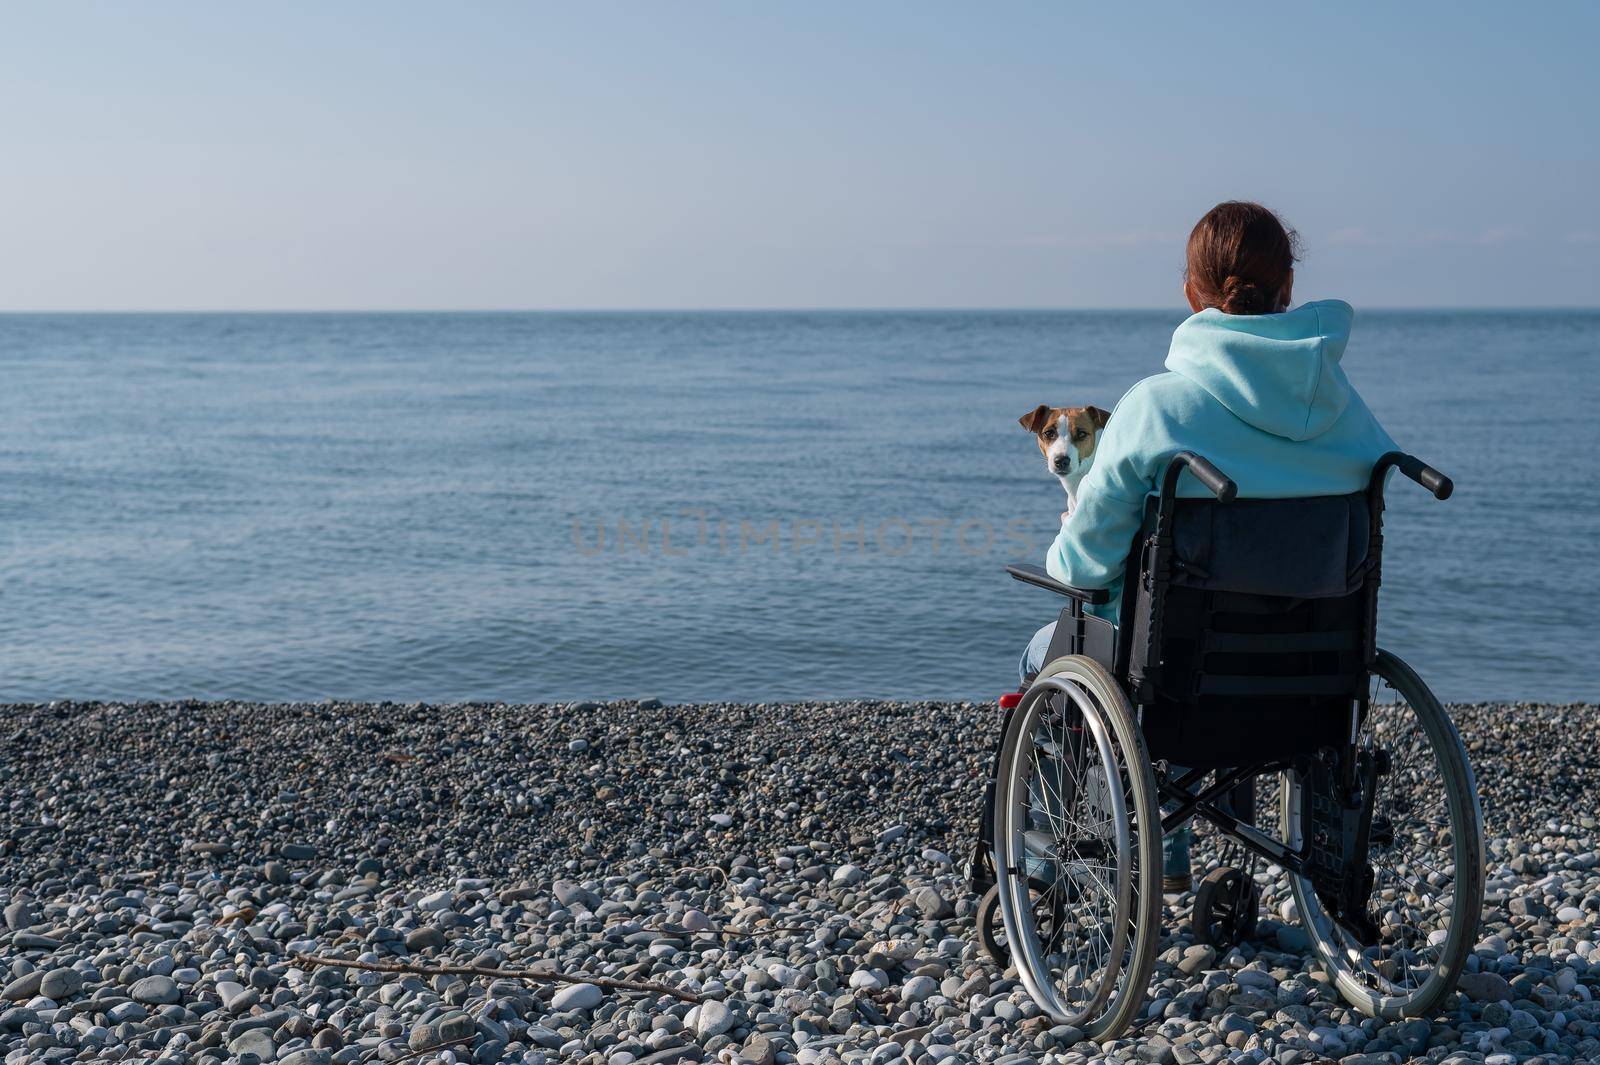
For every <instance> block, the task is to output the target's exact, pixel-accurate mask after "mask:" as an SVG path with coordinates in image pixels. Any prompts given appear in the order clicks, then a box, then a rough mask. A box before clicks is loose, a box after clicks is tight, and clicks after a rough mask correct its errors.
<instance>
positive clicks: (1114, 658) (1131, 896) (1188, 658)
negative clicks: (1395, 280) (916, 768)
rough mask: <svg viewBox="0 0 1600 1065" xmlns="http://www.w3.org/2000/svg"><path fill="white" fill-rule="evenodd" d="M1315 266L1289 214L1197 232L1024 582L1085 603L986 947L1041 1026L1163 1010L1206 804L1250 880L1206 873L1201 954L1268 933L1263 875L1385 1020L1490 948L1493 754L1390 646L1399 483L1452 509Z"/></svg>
mask: <svg viewBox="0 0 1600 1065" xmlns="http://www.w3.org/2000/svg"><path fill="white" fill-rule="evenodd" d="M1294 262H1295V237H1294V234H1293V233H1292V231H1290V230H1287V229H1286V228H1285V227H1284V226H1283V224H1282V223H1281V222H1280V221H1279V220H1278V218H1277V217H1276V216H1275V215H1274V214H1273V213H1272V212H1271V211H1268V210H1267V209H1266V208H1264V207H1261V206H1259V205H1256V204H1249V203H1224V204H1220V205H1218V206H1217V207H1216V208H1214V209H1212V210H1211V211H1210V212H1208V213H1207V214H1206V216H1205V217H1204V218H1202V219H1201V220H1200V222H1199V223H1198V224H1197V225H1196V226H1195V228H1194V230H1193V232H1192V233H1191V234H1190V236H1189V244H1188V262H1187V269H1186V272H1185V279H1184V295H1185V297H1186V298H1187V300H1188V302H1189V305H1190V307H1191V308H1192V309H1193V311H1194V314H1193V316H1192V317H1190V318H1189V319H1188V320H1186V321H1185V322H1184V323H1183V324H1182V325H1180V326H1179V327H1178V329H1177V331H1176V332H1175V333H1174V334H1173V338H1172V346H1171V350H1170V351H1169V352H1168V355H1167V360H1166V367H1167V372H1166V373H1163V374H1159V375H1157V376H1154V377H1150V378H1147V379H1145V380H1144V381H1141V382H1140V383H1138V384H1137V385H1135V386H1134V387H1133V388H1132V389H1131V390H1130V391H1129V392H1128V394H1127V395H1125V396H1124V397H1123V398H1122V400H1121V402H1119V403H1118V404H1117V406H1116V408H1115V410H1114V411H1113V412H1112V416H1111V420H1110V423H1109V424H1108V426H1107V427H1106V429H1105V430H1104V432H1103V434H1102V436H1101V439H1100V443H1099V446H1098V448H1097V451H1096V456H1095V462H1094V465H1093V467H1092V468H1091V469H1090V472H1089V473H1088V475H1087V476H1086V477H1085V478H1084V480H1083V483H1082V485H1081V487H1080V489H1079V494H1078V504H1077V507H1076V508H1075V509H1074V510H1073V511H1072V513H1071V515H1070V517H1069V518H1068V519H1067V520H1066V522H1064V523H1063V525H1062V528H1061V531H1060V534H1059V535H1058V537H1057V538H1056V541H1055V543H1054V545H1053V546H1052V547H1051V549H1050V552H1049V554H1048V557H1047V558H1046V561H1045V569H1044V570H1042V571H1041V570H1040V569H1038V567H1034V566H1014V567H1011V571H1012V573H1013V575H1014V576H1016V577H1018V578H1019V579H1021V580H1024V581H1026V582H1028V583H1031V584H1035V585H1038V586H1040V587H1045V588H1048V589H1049V590H1051V591H1054V592H1057V593H1059V594H1061V595H1065V596H1067V597H1068V605H1067V607H1066V609H1064V610H1063V611H1062V613H1061V617H1060V619H1059V620H1058V621H1057V622H1055V623H1053V624H1051V625H1048V626H1045V627H1044V628H1043V629H1041V630H1040V631H1039V633H1038V634H1037V635H1036V636H1035V637H1034V639H1033V640H1032V641H1031V642H1030V644H1029V646H1028V649H1027V652H1026V653H1025V655H1024V659H1023V663H1022V673H1023V683H1024V686H1025V691H1024V692H1023V694H1022V695H1021V698H1020V701H1017V702H1015V703H1014V705H1013V706H1012V707H1011V708H1010V709H1008V717H1007V721H1006V727H1005V731H1004V736H1003V739H1002V742H1001V748H1000V751H999V753H998V755H997V759H996V765H995V772H994V778H993V780H992V781H991V786H990V789H989V795H988V796H987V797H986V800H985V802H986V808H985V811H984V823H985V840H984V842H983V844H981V845H980V851H979V857H980V861H978V862H977V863H975V870H974V886H975V887H980V888H988V890H987V893H986V895H985V898H984V906H983V907H982V908H981V909H980V918H979V926H980V932H981V933H982V934H983V935H984V941H985V945H986V946H988V947H989V948H990V950H991V953H993V954H996V955H997V956H1003V957H1007V958H1009V959H1010V960H1014V961H1015V962H1016V964H1017V970H1018V975H1019V976H1020V978H1021V979H1022V981H1023V983H1024V985H1025V986H1026V987H1027V989H1028V991H1029V993H1030V994H1031V995H1032V996H1033V998H1034V999H1035V1000H1036V1001H1037V1002H1038V1004H1039V1006H1040V1007H1041V1009H1043V1010H1044V1011H1045V1012H1046V1013H1048V1014H1050V1015H1051V1016H1052V1017H1054V1018H1055V1019H1056V1020H1058V1021H1060V1022H1061V1023H1068V1024H1074V1025H1078V1026H1080V1027H1084V1028H1086V1029H1087V1030H1088V1031H1089V1032H1090V1033H1091V1034H1093V1035H1098V1036H1101V1037H1105V1036H1109V1035H1113V1034H1115V1033H1117V1032H1120V1031H1122V1030H1123V1029H1124V1028H1126V1027H1127V1025H1129V1024H1130V1023H1132V1022H1133V1021H1134V1020H1135V1019H1136V1018H1137V1016H1138V1013H1139V1010H1140V1008H1141V1007H1142V1003H1143V997H1144V992H1145V985H1146V984H1147V983H1148V980H1149V976H1150V972H1151V969H1152V966H1153V962H1154V953H1155V946H1156V942H1157V940H1158V939H1159V938H1160V935H1161V931H1160V916H1161V904H1162V898H1161V894H1162V888H1163V887H1164V886H1167V885H1168V884H1169V883H1170V884H1171V886H1173V887H1187V886H1188V883H1189V875H1190V870H1189V857H1188V837H1187V825H1188V822H1189V821H1190V820H1191V819H1192V818H1194V817H1196V816H1198V817H1201V818H1203V819H1204V820H1206V821H1208V822H1209V823H1210V824H1212V825H1213V826H1215V827H1216V828H1217V830H1218V831H1219V833H1220V834H1221V836H1222V837H1223V838H1224V839H1226V840H1227V841H1228V846H1229V848H1230V852H1231V853H1233V854H1237V855H1238V856H1239V860H1238V864H1240V865H1242V866H1244V868H1243V869H1240V868H1234V867H1231V866H1229V867H1224V868H1221V869H1218V870H1215V871H1213V872H1212V873H1211V874H1209V875H1208V876H1207V877H1206V878H1205V881H1204V882H1203V883H1202V884H1201V888H1200V891H1199V892H1198V893H1197V895H1196V897H1195V907H1194V917H1193V921H1192V926H1193V935H1194V936H1195V938H1197V939H1199V940H1201V941H1211V942H1216V941H1218V940H1228V939H1232V938H1236V937H1242V936H1244V935H1248V934H1249V932H1250V930H1251V929H1253V927H1254V924H1255V915H1256V907H1257V903H1258V899H1259V893H1258V892H1259V888H1258V885H1257V884H1256V882H1255V879H1254V873H1255V867H1254V863H1255V861H1256V860H1257V859H1264V860H1265V861H1266V862H1268V863H1270V865H1269V868H1270V871H1271V872H1274V873H1279V872H1281V873H1282V874H1285V875H1287V876H1288V877H1289V881H1290V889H1291V892H1292V895H1293V898H1294V900H1295V903H1296V908H1297V909H1298V912H1299V914H1300V916H1301V919H1302V921H1303V922H1304V923H1305V925H1306V929H1307V932H1308V934H1309V938H1310V940H1311V942H1312V946H1313V949H1314V951H1315V953H1316V954H1317V956H1318V958H1319V960H1320V961H1321V963H1322V964H1323V966H1324V967H1325V968H1326V969H1327V970H1328V972H1329V974H1330V976H1331V977H1332V979H1333V982H1334V983H1335V985H1336V986H1337V987H1338V989H1339V991H1340V992H1341V993H1342V994H1343V995H1344V996H1345V998H1346V999H1347V1000H1349V1001H1350V1002H1351V1003H1352V1004H1353V1005H1355V1006H1356V1007H1357V1008H1359V1009H1361V1010H1363V1011H1365V1012H1367V1013H1369V1014H1371V1015H1373V1016H1380V1017H1388V1018H1394V1017H1400V1016H1411V1015H1416V1014H1418V1013H1423V1012H1426V1011H1429V1010H1431V1009H1433V1008H1434V1007H1435V1006H1436V1005H1437V1004H1438V1003H1439V1001H1440V1000H1441V999H1442V998H1443V997H1444V996H1445V995H1447V994H1448V993H1449V992H1450V991H1451V990H1452V989H1453V987H1454V984H1455V980H1456V978H1457V977H1458V976H1459V975H1460V973H1461V971H1462V967H1463V965H1464V964H1465V959H1466V956H1467V954H1468V953H1469V952H1470V950H1471V947H1472V944H1473V942H1474V940H1475V938H1476V937H1475V929H1476V925H1477V920H1478V909H1479V905H1480V904H1481V899H1482V894H1483V868H1482V830H1481V818H1480V815H1479V811H1478V807H1477V795H1476V786H1475V784H1474V782H1473V779H1472V771H1471V767H1470V766H1469V765H1468V763H1467V759H1466V755H1465V751H1464V749H1463V748H1462V746H1461V743H1460V740H1459V738H1458V737H1457V735H1456V733H1455V729H1454V727H1453V726H1452V725H1451V723H1450V721H1449V718H1448V717H1447V716H1446V714H1445V713H1444V710H1443V708H1442V707H1441V706H1440V704H1439V702H1438V700H1437V699H1435V698H1434V697H1433V695H1432V693H1430V692H1429V691H1428V689H1427V687H1426V686H1425V685H1424V684H1423V683H1422V681H1421V680H1420V679H1419V678H1418V677H1417V676H1416V674H1415V673H1413V672H1412V671H1411V670H1410V669H1409V668H1408V667H1406V666H1405V665H1404V663H1402V662H1400V660H1399V659H1397V658H1395V657H1393V656H1392V655H1389V654H1388V653H1387V652H1384V651H1381V650H1379V649H1377V647H1376V646H1375V643H1374V630H1375V628H1376V617H1377V614H1376V611H1377V588H1378V580H1379V565H1380V558H1381V545H1382V535H1381V514H1382V507H1383V490H1384V485H1385V480H1386V475H1387V473H1388V472H1389V470H1390V469H1392V468H1398V469H1400V470H1401V471H1402V472H1404V473H1405V474H1406V475H1407V476H1409V477H1411V478H1412V479H1413V480H1416V481H1418V482H1419V483H1420V484H1422V485H1423V486H1424V487H1427V488H1429V489H1430V490H1432V491H1433V492H1434V494H1435V495H1436V496H1438V497H1439V498H1440V499H1443V498H1446V497H1447V496H1448V495H1449V493H1450V482H1449V481H1448V479H1446V478H1444V477H1443V476H1442V475H1440V474H1438V473H1437V472H1436V471H1434V470H1432V469H1430V468H1428V467H1427V466H1425V465H1424V464H1422V463H1421V462H1420V461H1418V460H1416V459H1414V458H1411V457H1410V456H1407V455H1403V454H1401V453H1400V452H1398V451H1397V450H1396V448H1395V444H1394V441H1393V440H1392V439H1391V438H1390V437H1389V434H1388V433H1387V432H1385V431H1384V429H1383V427H1382V426H1381V425H1379V424H1378V422H1377V419H1376V418H1374V417H1373V415H1372V413H1371V411H1369V410H1368V409H1367V406H1366V404H1365V403H1364V402H1362V400H1361V397H1360V396H1359V395H1357V394H1356V392H1355V390H1354V389H1353V388H1352V387H1351V385H1350V382H1349V380H1348V379H1347V378H1346V376H1345V374H1344V371H1343V370H1342V369H1341V368H1340V365H1339V360H1340V358H1341V356H1342V355H1343V354H1344V349H1345V345H1346V343H1347V341H1348V339H1349V334H1350V328H1351V322H1352V311H1351V308H1350V307H1349V305H1347V304H1345V303H1342V302H1338V301H1322V302H1314V303H1307V304H1302V305H1301V306H1299V307H1296V308H1293V309H1290V301H1291V295H1292V291H1293V286H1294ZM1236 497H1237V498H1236ZM1207 778H1210V782H1209V783H1208V782H1207ZM1257 783H1260V784H1263V785H1265V786H1266V788H1267V789H1273V790H1275V791H1276V793H1277V794H1276V800H1275V802H1266V801H1258V797H1257V788H1256V786H1255V785H1256V784H1257ZM1441 784H1442V788H1441V786H1440V785H1441ZM1263 790H1266V789H1263ZM1263 800H1264V797H1263ZM1273 806H1276V810H1274V809H1272V807H1273ZM1262 816H1264V817H1265V821H1264V822H1263V823H1262V824H1261V825H1259V826H1258V824H1257V822H1258V820H1261V818H1262ZM1268 828H1272V829H1275V831H1272V832H1269V831H1267V829H1268ZM1163 835H1168V836H1169V837H1170V838H1169V842H1168V844H1167V847H1166V852H1167V853H1166V856H1165V857H1166V863H1165V864H1164V862H1163V854H1162V838H1163ZM1246 856H1248V859H1247V858H1246ZM991 863H992V865H991ZM1163 865H1164V868H1163ZM1166 874H1171V875H1172V876H1174V877H1175V878H1176V879H1175V880H1174V881H1171V882H1169V881H1167V880H1166ZM991 882H992V884H993V886H992V888H990V887H989V884H990V883H991ZM1002 935H1003V937H1004V942H1003V943H1002V941H1001V937H1002Z"/></svg>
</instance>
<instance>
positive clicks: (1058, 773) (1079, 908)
mask: <svg viewBox="0 0 1600 1065" xmlns="http://www.w3.org/2000/svg"><path fill="white" fill-rule="evenodd" d="M998 766H999V772H998V773H997V776H996V783H995V789H994V805H993V814H994V826H995V827H994V848H995V851H994V853H995V863H994V864H995V874H996V877H997V878H998V883H997V884H996V889H997V895H998V898H999V903H1000V911H1001V915H1002V922H1003V924H1004V927H1005V937H1006V943H1005V946H1006V949H1007V951H1008V953H1009V955H1010V958H1011V961H1012V963H1013V964H1014V965H1015V966H1016V970H1017V976H1018V979H1019V980H1020V981H1021V982H1022V984H1023V986H1024V987H1025V988H1026V989H1027V991H1028V994H1029V995H1030V996H1031V997H1032V998H1033V1000H1034V1002H1035V1003H1036V1004H1037V1005H1038V1006H1039V1008H1040V1010H1042V1011H1043V1012H1044V1013H1045V1014H1046V1015H1047V1016H1048V1017H1050V1018H1051V1020H1053V1021H1054V1022H1055V1023H1057V1024H1070V1025H1072V1026H1074V1027H1077V1028H1080V1029H1082V1030H1083V1031H1084V1032H1085V1034H1087V1035H1088V1036H1089V1037H1090V1038H1093V1039H1108V1038H1112V1037H1114V1036H1116V1035H1118V1034H1119V1033H1121V1032H1123V1031H1125V1030H1126V1029H1127V1028H1128V1026H1129V1025H1130V1024H1132V1023H1133V1022H1134V1021H1135V1020H1136V1019H1137V1018H1138V1016H1139V1013H1140V1011H1141V1009H1142V1008H1143V1005H1144V999H1145V993H1146V990H1147V985H1148V984H1149V981H1150V974H1151V971H1152V969H1153V968H1154V964H1155V947H1156V941H1157V940H1158V939H1159V938H1160V934H1161V926H1160V920H1161V910H1160V907H1161V817H1160V809H1159V805H1158V803H1157V802H1156V787H1155V778H1154V776H1153V773H1152V770H1151V765H1150V759H1149V756H1148V755H1147V753H1146V751H1145V746H1144V736H1143V734H1142V733H1141V732H1140V730H1139V727H1138V725H1137V724H1136V723H1135V721H1134V719H1133V713H1132V709H1131V707H1130V706H1129V705H1128V701H1127V698H1126V696H1125V695H1124V694H1123V692H1122V690H1121V688H1120V687H1119V686H1118V685H1117V683H1116V681H1115V680H1113V679H1112V677H1111V675H1110V674H1109V673H1107V672H1106V671H1105V669H1104V668H1103V667H1101V666H1100V665H1099V664H1098V663H1096V662H1094V661H1093V660H1091V659H1088V658H1084V657H1082V656H1078V655H1070V656H1067V657H1064V658H1059V659H1056V660H1055V661H1053V662H1051V663H1050V664H1049V665H1047V666H1046V667H1045V668H1044V670H1043V671H1041V672H1040V674H1039V676H1038V678H1037V679H1035V681H1034V682H1033V684H1032V685H1030V686H1029V688H1028V691H1027V692H1026V693H1025V694H1024V695H1023V698H1022V702H1021V703H1020V704H1019V705H1018V707H1017V709H1016V712H1015V713H1013V714H1012V716H1011V719H1010V721H1009V723H1008V724H1007V727H1006V733H1005V737H1004V738H1003V740H1002V744H1001V756H1000V760H999V763H998ZM1041 884H1043V885H1045V887H1044V891H1043V893H1042V895H1041V893H1040V892H1039V890H1038V886H1039V885H1041Z"/></svg>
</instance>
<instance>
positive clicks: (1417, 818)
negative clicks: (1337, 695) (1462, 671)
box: [1283, 652, 1482, 1017]
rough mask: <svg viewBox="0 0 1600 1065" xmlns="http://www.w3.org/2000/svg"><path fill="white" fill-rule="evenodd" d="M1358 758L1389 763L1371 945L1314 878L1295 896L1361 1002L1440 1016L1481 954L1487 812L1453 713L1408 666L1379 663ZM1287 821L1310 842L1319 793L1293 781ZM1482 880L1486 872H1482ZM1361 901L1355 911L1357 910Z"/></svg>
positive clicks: (1298, 884) (1387, 1011) (1381, 798)
mask: <svg viewBox="0 0 1600 1065" xmlns="http://www.w3.org/2000/svg"><path fill="white" fill-rule="evenodd" d="M1358 747H1359V749H1360V750H1362V751H1363V752H1365V753H1364V754H1363V757H1371V758H1374V759H1378V760H1379V767H1380V772H1379V774H1378V776H1377V782H1376V789H1377V790H1376V794H1375V795H1374V796H1373V822H1372V823H1373V837H1372V840H1371V843H1370V846H1369V849H1368V852H1367V855H1366V860H1367V863H1368V864H1369V866H1370V869H1371V872H1372V874H1373V885H1372V887H1373V890H1372V895H1371V896H1370V898H1369V899H1367V900H1366V901H1365V907H1366V910H1367V916H1368V917H1369V918H1370V919H1371V920H1372V921H1373V922H1374V923H1375V925H1376V933H1377V934H1376V937H1375V939H1374V940H1373V941H1372V942H1358V941H1357V939H1356V938H1355V936H1354V934H1353V933H1352V932H1351V930H1350V928H1349V927H1346V926H1345V925H1342V924H1340V923H1338V922H1335V921H1333V920H1331V919H1330V918H1329V916H1328V914H1327V913H1326V912H1325V911H1324V909H1323V903H1322V901H1321V899H1320V898H1319V897H1318V896H1317V894H1316V892H1315V891H1314V890H1313V889H1312V885H1311V883H1310V881H1309V880H1308V879H1305V878H1298V877H1297V878H1294V879H1292V880H1291V885H1292V887H1293V889H1294V892H1295V897H1296V900H1297V903H1298V904H1299V905H1300V909H1301V912H1302V914H1303V915H1304V916H1305V919H1306V921H1307V930H1308V931H1309V932H1310V933H1311V934H1312V938H1313V940H1314V941H1315V942H1317V943H1318V944H1319V951H1320V952H1321V953H1322V957H1323V958H1324V960H1325V961H1326V962H1327V963H1328V964H1329V965H1330V966H1331V967H1332V968H1333V969H1334V970H1335V976H1336V977H1337V979H1338V981H1339V984H1340V989H1341V991H1342V992H1343V993H1344V994H1345V996H1346V997H1347V998H1349V999H1350V1000H1351V1001H1352V1002H1359V1003H1362V1008H1363V1009H1364V1010H1367V1011H1369V1012H1374V1013H1375V1014H1381V1015H1382V1016H1385V1017H1393V1016H1397V1015H1413V1011H1420V1010H1424V1009H1428V1008H1432V1007H1434V1006H1436V1005H1437V1003H1438V1002H1439V1000H1440V998H1441V997H1442V996H1443V995H1444V994H1445V993H1446V992H1447V991H1448V990H1449V986H1450V980H1451V979H1452V978H1453V974H1454V973H1455V972H1459V971H1460V968H1461V966H1462V963H1463V961H1464V959H1465V957H1466V955H1467V953H1468V952H1469V951H1470V949H1471V945H1472V942H1473V936H1474V929H1475V927H1476V924H1477V919H1478V908H1479V905H1480V903H1479V901H1478V899H1476V898H1474V895H1478V896H1479V897H1480V898H1481V891H1482V870H1481V867H1482V861H1481V853H1482V852H1481V849H1479V848H1481V842H1480V836H1479V833H1480V831H1481V830H1480V828H1479V822H1478V813H1477V808H1476V802H1475V794H1474V791H1475V789H1474V788H1473V786H1472V780H1471V770H1470V766H1469V765H1467V763H1466V759H1465V750H1464V749H1463V748H1462V746H1461V743H1460V739H1459V737H1458V736H1457V735H1456V734H1455V732H1454V729H1453V728H1452V726H1451V725H1450V722H1449V718H1448V715H1447V714H1446V713H1445V712H1444V709H1443V707H1442V706H1440V705H1439V703H1438V701H1437V700H1436V699H1434V698H1433V696H1432V694H1431V693H1430V692H1428V690H1427V688H1426V686H1424V685H1423V684H1422V682H1421V681H1420V680H1418V679H1417V678H1416V676H1415V674H1414V673H1412V672H1411V671H1410V669H1409V668H1408V667H1406V666H1405V665H1404V664H1403V663H1400V662H1398V660H1396V659H1394V658H1393V657H1392V656H1389V655H1387V654H1386V653H1384V652H1379V655H1378V662H1377V668H1376V669H1375V670H1374V674H1373V683H1372V686H1371V688H1370V691H1369V693H1368V702H1367V710H1366V715H1365V717H1364V719H1363V721H1362V727H1361V733H1360V738H1359V740H1358ZM1284 788H1285V791H1284V793H1283V809H1284V817H1285V818H1286V819H1290V820H1293V821H1295V822H1296V834H1297V835H1299V834H1301V833H1303V832H1304V830H1305V825H1306V823H1307V819H1308V818H1309V816H1310V815H1309V813H1302V814H1300V815H1298V816H1297V815H1296V814H1295V813H1294V812H1293V811H1294V810H1295V809H1296V808H1297V806H1298V807H1299V808H1300V809H1302V810H1306V809H1308V807H1305V806H1299V804H1304V803H1306V802H1308V801H1309V800H1308V797H1307V794H1306V792H1307V790H1308V782H1307V781H1306V780H1304V779H1302V778H1301V777H1299V776H1298V775H1297V774H1289V775H1286V776H1285V778H1284ZM1475 870H1476V872H1475ZM1354 901H1355V900H1351V902H1352V903H1354Z"/></svg>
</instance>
